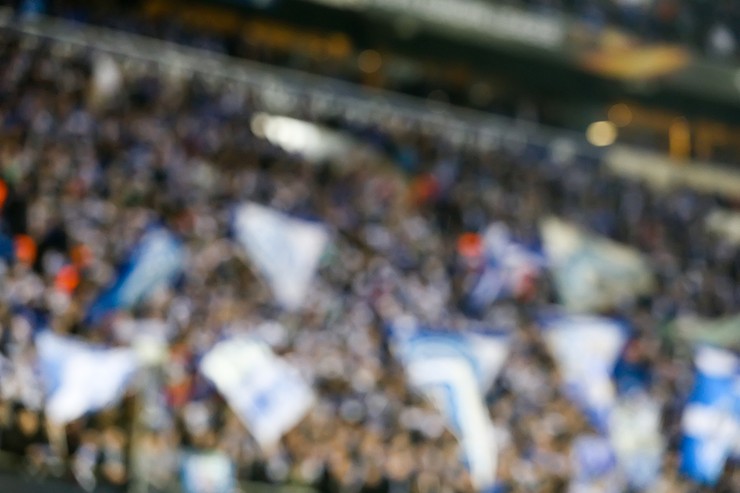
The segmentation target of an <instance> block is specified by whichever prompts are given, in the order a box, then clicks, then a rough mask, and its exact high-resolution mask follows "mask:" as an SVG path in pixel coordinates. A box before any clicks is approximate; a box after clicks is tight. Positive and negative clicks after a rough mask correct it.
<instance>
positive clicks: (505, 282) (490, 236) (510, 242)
mask: <svg viewBox="0 0 740 493" xmlns="http://www.w3.org/2000/svg"><path fill="white" fill-rule="evenodd" d="M483 245H484V256H485V267H484V269H483V272H482V273H481V275H480V277H479V278H478V279H477V281H476V282H475V284H474V285H473V287H472V289H471V290H470V293H469V300H470V302H471V304H472V305H473V307H475V308H477V309H481V308H483V307H485V306H486V305H488V304H490V303H493V302H494V301H497V300H499V299H503V298H508V297H512V296H517V295H519V294H521V293H522V291H523V290H524V289H526V283H527V281H528V280H530V279H532V278H533V277H536V276H537V275H538V274H539V272H540V271H541V269H542V268H543V267H544V266H545V257H544V255H543V254H542V253H541V252H538V251H537V250H536V249H534V248H530V247H527V246H525V245H524V244H522V243H520V242H517V241H515V240H514V238H513V237H512V235H511V233H510V232H509V229H508V228H507V227H506V225H504V224H503V223H494V224H492V225H491V226H489V227H488V229H487V230H486V232H485V235H484V237H483Z"/></svg>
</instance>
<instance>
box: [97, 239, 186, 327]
mask: <svg viewBox="0 0 740 493" xmlns="http://www.w3.org/2000/svg"><path fill="white" fill-rule="evenodd" d="M184 263H185V250H184V248H183V246H182V244H181V242H180V241H179V240H178V239H177V238H175V236H174V235H173V234H172V233H171V232H169V231H168V230H166V229H165V228H162V227H157V228H153V229H150V230H149V231H147V232H146V233H145V234H144V236H142V238H141V239H140V240H139V242H138V244H137V245H136V247H135V248H134V249H133V251H132V252H131V255H130V256H129V258H128V260H127V261H126V262H125V263H124V265H123V266H122V267H121V269H120V270H119V272H118V276H117V277H116V280H115V281H114V282H113V284H112V285H111V286H110V287H109V288H108V289H107V290H106V291H105V292H103V294H101V296H100V297H99V298H98V299H97V300H96V301H95V303H93V305H92V307H91V308H90V310H89V312H88V319H89V321H90V322H92V323H95V322H96V321H98V320H100V319H101V318H102V317H104V316H105V315H106V314H107V313H109V312H110V311H113V310H117V309H121V308H131V307H133V306H135V305H136V304H137V303H139V302H140V301H141V300H142V299H144V298H146V297H147V296H148V295H150V294H151V293H153V292H154V291H155V290H157V289H158V288H160V287H162V286H167V285H170V284H171V283H173V282H174V281H175V280H176V279H177V277H178V276H179V275H180V274H181V272H182V270H183V267H184Z"/></svg>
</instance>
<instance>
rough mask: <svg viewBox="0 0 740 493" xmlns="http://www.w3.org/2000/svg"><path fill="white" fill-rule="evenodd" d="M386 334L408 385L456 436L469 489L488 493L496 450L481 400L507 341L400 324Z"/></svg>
mask: <svg viewBox="0 0 740 493" xmlns="http://www.w3.org/2000/svg"><path fill="white" fill-rule="evenodd" d="M391 332H392V339H393V346H394V349H395V352H396V354H397V356H398V357H399V359H400V360H401V362H402V363H403V365H404V367H405V369H406V374H407V377H408V379H409V382H410V383H411V385H412V386H413V387H415V388H417V389H418V390H419V391H420V392H421V393H422V394H424V395H425V396H426V397H427V398H429V399H430V400H431V401H432V402H433V403H434V404H435V406H437V408H438V409H439V410H440V412H441V414H442V415H443V416H444V417H445V418H446V420H447V423H448V425H449V426H450V428H451V430H452V431H453V432H454V433H455V434H456V435H457V436H458V439H459V440H460V444H461V447H462V449H463V453H464V461H465V463H466V465H467V467H468V468H469V470H470V474H471V478H472V480H473V483H474V485H475V486H476V488H477V489H478V490H481V491H483V490H487V489H490V488H492V487H493V485H494V483H495V471H496V445H495V443H494V441H493V439H492V435H491V422H490V418H489V416H488V411H487V409H486V406H485V404H484V400H483V398H484V395H485V392H486V391H487V390H488V389H489V388H490V386H491V385H492V384H493V381H494V379H495V378H496V376H497V375H498V373H499V371H500V370H501V367H502V366H503V364H504V361H505V359H506V357H507V354H508V340H507V337H506V336H505V335H503V334H495V333H483V332H481V333H476V332H467V333H457V332H446V331H434V330H426V329H423V328H417V327H415V326H414V325H413V324H411V325H406V324H403V323H397V324H395V325H394V326H393V327H392V328H391Z"/></svg>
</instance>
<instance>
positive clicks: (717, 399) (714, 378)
mask: <svg viewBox="0 0 740 493" xmlns="http://www.w3.org/2000/svg"><path fill="white" fill-rule="evenodd" d="M695 363H696V380H695V382H694V390H693V392H692V393H691V397H690V398H689V402H688V404H687V405H686V409H685V410H684V414H683V421H682V428H683V433H684V438H683V444H682V449H681V456H682V457H681V470H682V471H683V473H684V474H686V475H688V476H690V477H691V478H693V479H694V480H695V481H698V482H700V483H703V484H709V485H713V484H715V483H716V482H717V481H718V480H719V478H720V476H721V475H722V470H723V468H724V465H725V462H726V461H727V459H728V457H729V456H730V455H731V454H732V453H733V452H734V451H735V447H737V446H738V444H739V443H740V357H738V355H736V354H734V353H732V352H730V351H728V350H724V349H717V348H713V347H709V346H703V347H700V348H699V349H698V350H697V353H696V357H695Z"/></svg>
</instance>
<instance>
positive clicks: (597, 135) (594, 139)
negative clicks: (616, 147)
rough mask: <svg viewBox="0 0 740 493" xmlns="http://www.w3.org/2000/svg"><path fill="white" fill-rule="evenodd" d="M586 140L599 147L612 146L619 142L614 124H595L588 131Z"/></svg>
mask: <svg viewBox="0 0 740 493" xmlns="http://www.w3.org/2000/svg"><path fill="white" fill-rule="evenodd" d="M586 139H588V141H589V142H590V143H591V144H592V145H595V146H597V147H605V146H609V145H612V144H613V143H614V141H615V140H617V127H616V126H614V124H613V123H612V122H594V123H592V124H591V125H589V126H588V129H587V130H586Z"/></svg>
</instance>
